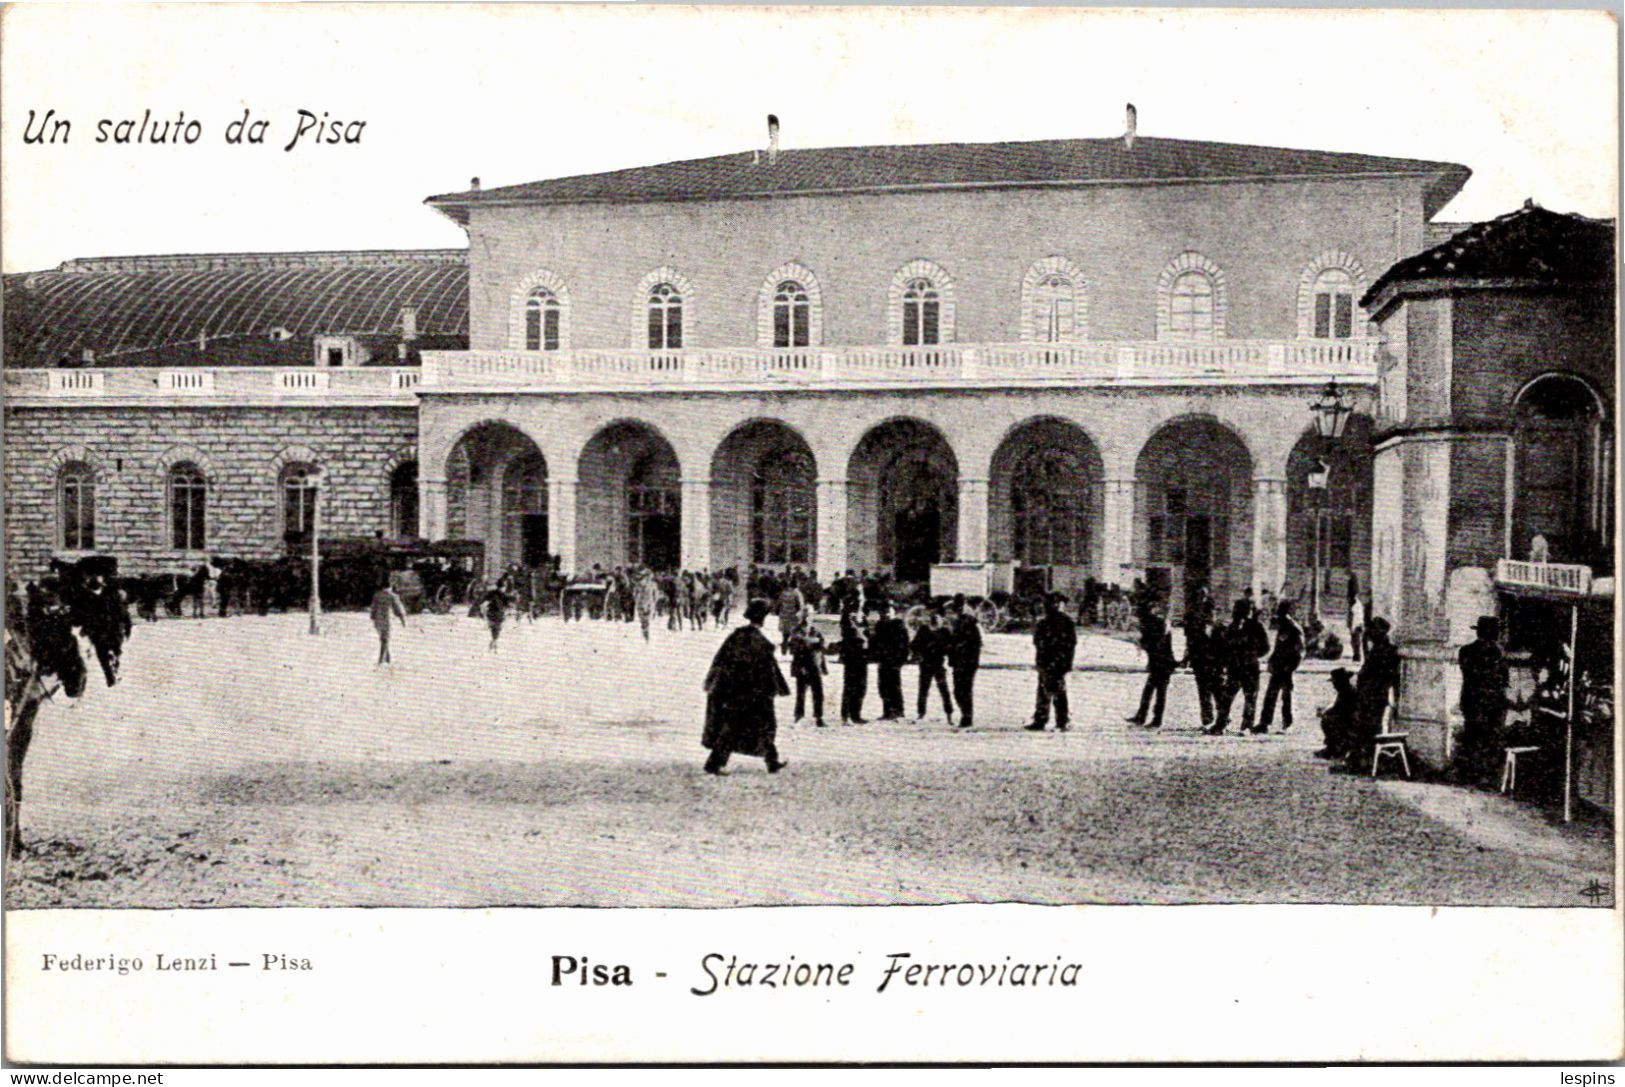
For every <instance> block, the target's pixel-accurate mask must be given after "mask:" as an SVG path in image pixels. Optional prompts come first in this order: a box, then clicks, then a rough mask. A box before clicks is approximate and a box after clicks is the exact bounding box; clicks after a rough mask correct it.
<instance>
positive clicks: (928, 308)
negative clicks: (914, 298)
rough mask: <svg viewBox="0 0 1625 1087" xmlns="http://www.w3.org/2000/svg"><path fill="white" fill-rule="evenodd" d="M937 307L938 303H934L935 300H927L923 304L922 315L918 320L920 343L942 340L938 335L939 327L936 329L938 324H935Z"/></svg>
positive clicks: (939, 341)
mask: <svg viewBox="0 0 1625 1087" xmlns="http://www.w3.org/2000/svg"><path fill="white" fill-rule="evenodd" d="M937 308H938V303H936V302H933V301H929V300H928V301H927V302H926V303H925V306H924V309H925V313H924V315H923V316H922V318H921V321H920V325H921V328H920V342H921V343H927V344H929V343H941V342H942V337H941V335H940V332H939V329H938V326H937Z"/></svg>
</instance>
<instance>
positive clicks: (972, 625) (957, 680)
mask: <svg viewBox="0 0 1625 1087" xmlns="http://www.w3.org/2000/svg"><path fill="white" fill-rule="evenodd" d="M949 614H950V615H952V616H953V623H952V624H951V626H950V630H951V632H952V633H951V635H950V637H949V639H948V670H949V671H950V672H952V673H953V677H954V705H956V706H958V707H959V724H958V726H957V727H959V728H970V727H971V725H972V724H974V722H975V717H976V672H977V670H978V669H979V668H981V666H982V627H981V624H979V623H977V621H976V609H975V608H973V607H971V606H970V605H969V604H968V603H967V602H966V601H965V594H964V593H959V594H956V595H955V596H954V603H953V608H952V610H951V611H950V612H949Z"/></svg>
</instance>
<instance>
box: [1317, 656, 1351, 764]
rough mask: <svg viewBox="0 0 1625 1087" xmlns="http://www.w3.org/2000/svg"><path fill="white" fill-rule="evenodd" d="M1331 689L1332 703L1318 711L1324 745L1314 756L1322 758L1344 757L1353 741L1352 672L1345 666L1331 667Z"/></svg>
mask: <svg viewBox="0 0 1625 1087" xmlns="http://www.w3.org/2000/svg"><path fill="white" fill-rule="evenodd" d="M1332 691H1333V692H1334V694H1333V698H1332V704H1331V705H1330V706H1327V707H1326V708H1325V709H1323V710H1321V711H1320V731H1321V734H1322V735H1323V736H1324V737H1325V738H1326V746H1324V747H1322V748H1321V749H1320V750H1319V751H1316V752H1315V756H1316V757H1317V758H1322V759H1341V758H1344V757H1346V756H1347V755H1348V753H1349V748H1350V746H1351V745H1352V744H1353V743H1354V712H1355V697H1356V696H1355V691H1354V673H1353V672H1351V671H1349V670H1348V669H1347V668H1333V669H1332Z"/></svg>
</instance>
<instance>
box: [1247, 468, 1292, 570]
mask: <svg viewBox="0 0 1625 1087" xmlns="http://www.w3.org/2000/svg"><path fill="white" fill-rule="evenodd" d="M1285 584H1286V480H1284V479H1280V478H1277V477H1273V476H1258V477H1255V478H1254V479H1253V580H1252V589H1253V595H1254V596H1255V597H1257V596H1259V595H1261V594H1262V592H1263V591H1264V590H1265V589H1268V590H1269V591H1270V592H1272V593H1279V592H1280V591H1281V589H1282V588H1283V587H1284V586H1285Z"/></svg>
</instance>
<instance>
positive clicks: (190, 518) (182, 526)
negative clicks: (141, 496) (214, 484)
mask: <svg viewBox="0 0 1625 1087" xmlns="http://www.w3.org/2000/svg"><path fill="white" fill-rule="evenodd" d="M208 490H209V488H208V483H207V481H206V480H204V478H203V473H202V472H201V471H199V470H198V468H197V466H196V465H194V464H177V465H175V466H174V467H173V468H171V469H170V470H169V546H170V547H172V548H174V549H175V550H177V551H202V550H203V549H204V548H205V547H206V546H208V542H207V536H206V534H205V529H206V527H207V516H206V513H207V506H208V497H209V494H208Z"/></svg>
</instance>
